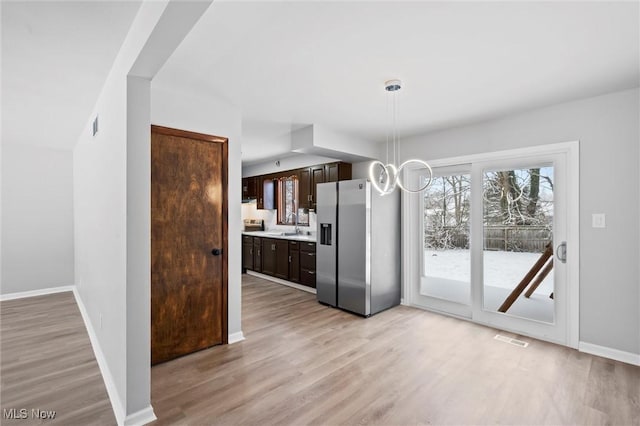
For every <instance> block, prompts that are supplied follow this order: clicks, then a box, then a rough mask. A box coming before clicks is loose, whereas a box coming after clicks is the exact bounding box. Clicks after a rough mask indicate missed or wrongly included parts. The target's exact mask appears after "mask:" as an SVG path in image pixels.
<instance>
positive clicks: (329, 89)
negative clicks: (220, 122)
mask: <svg viewBox="0 0 640 426" xmlns="http://www.w3.org/2000/svg"><path fill="white" fill-rule="evenodd" d="M638 17H639V11H638V3H637V2H618V3H610V2H479V1H475V2H407V3H401V2H359V1H358V2H253V3H252V2H218V1H216V2H214V3H213V5H212V6H211V7H210V8H209V9H208V11H207V12H206V13H205V15H204V16H203V17H202V19H201V20H200V21H199V22H198V23H197V24H196V26H195V27H194V29H193V30H192V32H191V33H190V34H189V35H188V36H187V37H186V39H185V40H184V41H183V43H182V44H181V45H180V46H179V47H178V49H177V50H176V52H175V53H174V54H173V56H172V57H171V58H170V59H169V61H168V62H167V64H166V65H165V66H164V68H163V69H162V70H161V71H160V73H159V74H158V75H157V76H156V78H155V79H154V84H159V85H164V86H174V87H177V88H181V89H182V90H187V91H191V92H194V93H199V94H201V95H204V96H217V97H221V98H224V99H226V100H228V101H229V102H231V103H233V104H235V105H237V106H239V107H240V108H241V110H242V112H243V149H242V151H243V163H245V164H246V163H247V162H256V161H258V160H260V159H262V158H273V156H274V155H278V154H280V153H286V152H287V151H289V142H288V134H289V132H290V129H291V128H298V127H301V126H304V125H308V124H322V125H324V126H327V127H330V128H332V129H333V130H335V131H338V132H343V133H345V134H348V135H353V136H355V137H358V138H363V139H366V140H369V141H372V142H380V141H383V140H384V139H385V137H386V136H385V135H386V132H387V131H388V129H389V124H388V123H389V114H388V110H387V107H388V98H387V97H385V91H384V89H383V83H384V81H385V80H387V79H391V78H399V79H401V80H402V81H403V84H404V87H403V89H402V91H401V92H400V97H399V121H398V123H399V124H398V126H399V130H400V134H401V136H405V137H406V136H408V135H413V134H419V133H423V132H427V131H432V130H435V129H440V128H445V127H450V126H457V125H463V124H466V123H471V122H476V121H480V120H485V119H489V118H492V117H497V116H502V115H506V114H510V113H514V112H518V111H523V110H526V109H531V108H535V107H539V106H544V105H550V104H554V103H559V102H563V101H569V100H573V99H578V98H584V97H590V96H595V95H599V94H603V93H607V92H611V91H617V90H623V89H627V88H632V87H637V86H638V85H639V81H638V79H639V75H640V59H639V50H640V46H639V30H638V28H639V19H638Z"/></svg>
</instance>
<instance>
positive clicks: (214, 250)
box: [211, 248, 222, 256]
mask: <svg viewBox="0 0 640 426" xmlns="http://www.w3.org/2000/svg"><path fill="white" fill-rule="evenodd" d="M220 253H222V249H219V248H214V249H213V250H211V254H212V255H214V256H220Z"/></svg>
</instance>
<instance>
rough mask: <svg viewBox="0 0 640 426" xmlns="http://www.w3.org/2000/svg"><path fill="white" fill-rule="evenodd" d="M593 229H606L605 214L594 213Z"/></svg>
mask: <svg viewBox="0 0 640 426" xmlns="http://www.w3.org/2000/svg"><path fill="white" fill-rule="evenodd" d="M591 227H592V228H606V227H607V224H606V222H605V216H604V213H594V214H592V215H591Z"/></svg>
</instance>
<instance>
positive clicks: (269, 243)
mask: <svg viewBox="0 0 640 426" xmlns="http://www.w3.org/2000/svg"><path fill="white" fill-rule="evenodd" d="M262 273H263V274H267V275H275V274H276V240H275V239H273V238H263V239H262Z"/></svg>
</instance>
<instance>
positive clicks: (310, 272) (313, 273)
mask: <svg viewBox="0 0 640 426" xmlns="http://www.w3.org/2000/svg"><path fill="white" fill-rule="evenodd" d="M307 272H308V273H309V275H315V274H316V273H315V272H314V271H307Z"/></svg>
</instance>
